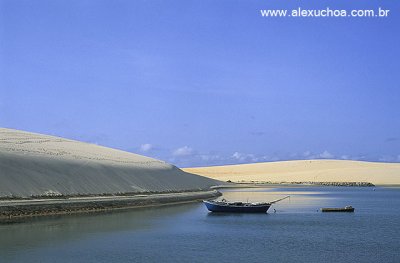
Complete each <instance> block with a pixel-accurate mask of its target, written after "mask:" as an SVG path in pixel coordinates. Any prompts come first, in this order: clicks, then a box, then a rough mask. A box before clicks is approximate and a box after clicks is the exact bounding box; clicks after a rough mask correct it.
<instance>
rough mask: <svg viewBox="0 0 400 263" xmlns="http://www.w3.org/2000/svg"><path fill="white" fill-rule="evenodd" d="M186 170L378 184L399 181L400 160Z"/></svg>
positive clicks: (247, 178) (223, 176)
mask: <svg viewBox="0 0 400 263" xmlns="http://www.w3.org/2000/svg"><path fill="white" fill-rule="evenodd" d="M183 170H184V171H186V172H189V173H194V174H199V175H202V176H206V177H209V178H212V179H217V180H221V181H228V180H230V181H232V182H243V181H244V182H251V181H257V182H268V181H269V182H369V183H372V184H375V185H400V163H376V162H360V161H345V160H300V161H284V162H268V163H254V164H240V165H227V166H211V167H199V168H185V169H183Z"/></svg>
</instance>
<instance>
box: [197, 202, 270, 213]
mask: <svg viewBox="0 0 400 263" xmlns="http://www.w3.org/2000/svg"><path fill="white" fill-rule="evenodd" d="M204 204H205V205H206V207H207V209H208V210H209V211H211V212H216V213H266V212H267V211H268V209H269V208H270V206H271V205H270V204H262V205H252V206H235V205H228V204H217V203H213V202H210V201H204Z"/></svg>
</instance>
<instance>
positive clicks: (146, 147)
mask: <svg viewBox="0 0 400 263" xmlns="http://www.w3.org/2000/svg"><path fill="white" fill-rule="evenodd" d="M151 149H153V145H151V144H150V143H145V144H142V145H141V146H140V151H142V152H148V151H150V150H151Z"/></svg>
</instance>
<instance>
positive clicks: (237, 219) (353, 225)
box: [0, 187, 400, 263]
mask: <svg viewBox="0 0 400 263" xmlns="http://www.w3.org/2000/svg"><path fill="white" fill-rule="evenodd" d="M223 193H224V196H223V197H224V198H226V199H228V200H232V201H234V200H237V201H238V200H240V201H246V200H249V201H272V200H274V199H278V198H281V197H284V196H285V195H290V196H291V198H290V199H289V200H288V199H286V200H284V201H282V202H280V203H278V204H276V205H274V206H272V207H271V208H270V210H269V213H268V214H212V213H208V211H207V210H206V208H205V206H204V205H203V204H202V203H194V204H186V205H178V206H166V207H158V208H145V209H136V210H131V211H124V212H113V213H106V214H92V215H79V216H64V217H51V218H40V219H29V220H27V221H25V222H19V223H15V224H6V225H0V262H44V263H47V262H353V263H354V262H400V188H376V190H375V191H373V189H372V188H346V187H286V188H284V187H279V188H246V189H235V190H224V191H223ZM345 205H352V206H354V207H355V208H356V211H355V213H321V212H318V210H319V208H321V207H342V206H345ZM274 209H275V210H276V212H274Z"/></svg>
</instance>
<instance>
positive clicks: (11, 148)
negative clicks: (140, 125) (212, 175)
mask: <svg viewBox="0 0 400 263" xmlns="http://www.w3.org/2000/svg"><path fill="white" fill-rule="evenodd" d="M216 184H218V182H215V181H214V180H211V179H209V178H204V177H201V176H198V175H193V174H189V173H186V172H183V171H182V170H180V169H178V168H177V167H175V166H173V165H171V164H168V163H165V162H162V161H159V160H155V159H152V158H148V157H144V156H141V155H137V154H133V153H128V152H124V151H120V150H115V149H110V148H106V147H102V146H97V145H93V144H88V143H82V142H78V141H73V140H67V139H63V138H58V137H53V136H47V135H42V134H35V133H30V132H24V131H18V130H12V129H5V128H0V197H9V196H13V197H30V196H57V195H66V196H68V195H102V194H121V193H146V192H181V191H193V190H194V191H197V190H206V189H209V187H210V186H212V185H216Z"/></svg>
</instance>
